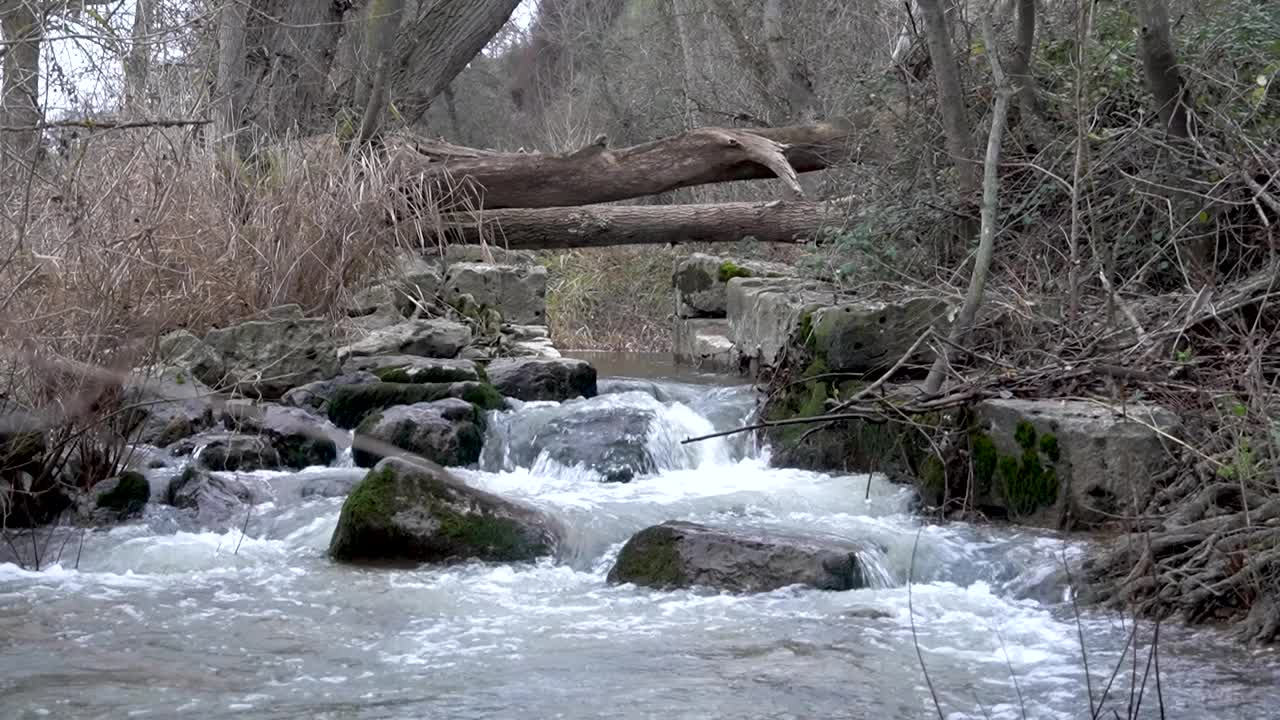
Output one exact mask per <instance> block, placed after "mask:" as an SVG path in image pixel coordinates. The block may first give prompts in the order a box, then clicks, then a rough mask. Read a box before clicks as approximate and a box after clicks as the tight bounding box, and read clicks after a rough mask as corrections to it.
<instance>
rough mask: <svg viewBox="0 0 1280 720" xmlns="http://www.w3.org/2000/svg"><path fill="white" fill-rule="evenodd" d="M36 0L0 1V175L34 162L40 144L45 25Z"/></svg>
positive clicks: (12, 172) (5, 175)
mask: <svg viewBox="0 0 1280 720" xmlns="http://www.w3.org/2000/svg"><path fill="white" fill-rule="evenodd" d="M38 11H39V8H37V7H36V5H35V3H31V2H25V1H24V0H7V2H4V3H3V4H0V29H2V30H3V36H4V41H5V43H6V50H7V51H6V52H5V54H4V80H3V86H2V87H0V118H2V120H0V125H3V126H4V128H5V129H4V130H3V135H2V137H3V147H0V151H3V154H4V157H3V163H2V164H0V177H4V178H13V177H16V175H17V173H16V172H15V170H16V168H17V167H19V166H20V164H21V163H34V162H35V160H36V150H37V148H38V147H39V144H40V131H39V128H38V125H39V124H40V121H41V120H42V119H43V112H42V110H41V107H40V43H41V42H42V40H43V39H44V26H43V25H42V18H41V17H40V15H39V12H38Z"/></svg>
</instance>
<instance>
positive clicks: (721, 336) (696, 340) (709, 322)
mask: <svg viewBox="0 0 1280 720" xmlns="http://www.w3.org/2000/svg"><path fill="white" fill-rule="evenodd" d="M672 335H673V337H672V351H671V353H672V355H673V356H674V358H675V361H676V362H677V363H678V364H681V365H689V366H691V367H696V368H700V369H702V370H707V371H709V372H736V371H737V370H738V351H737V348H736V347H735V346H734V344H733V341H732V340H730V339H729V337H728V336H729V321H728V320H720V319H715V318H682V317H677V318H676V319H675V332H674V333H673V334H672Z"/></svg>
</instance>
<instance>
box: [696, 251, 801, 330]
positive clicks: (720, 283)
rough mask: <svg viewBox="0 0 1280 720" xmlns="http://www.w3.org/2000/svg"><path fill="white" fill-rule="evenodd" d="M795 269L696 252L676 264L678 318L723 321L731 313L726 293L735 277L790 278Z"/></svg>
mask: <svg viewBox="0 0 1280 720" xmlns="http://www.w3.org/2000/svg"><path fill="white" fill-rule="evenodd" d="M793 274H794V272H793V271H792V269H791V268H790V267H789V266H787V265H783V264H781V263H772V262H764V261H760V260H738V259H734V258H724V257H717V256H715V255H706V254H703V253H693V254H692V255H689V256H688V257H685V258H682V259H680V260H679V261H678V262H677V263H676V269H675V273H674V274H673V276H672V284H673V285H674V286H675V291H676V314H677V315H678V316H679V317H686V318H692V317H712V318H722V317H724V316H725V313H726V312H727V311H728V302H727V299H726V290H727V288H728V282H729V281H730V280H732V279H733V278H735V277H752V278H767V277H789V276H791V275H793Z"/></svg>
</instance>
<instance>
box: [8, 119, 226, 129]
mask: <svg viewBox="0 0 1280 720" xmlns="http://www.w3.org/2000/svg"><path fill="white" fill-rule="evenodd" d="M212 122H213V121H212V120H176V119H175V120H119V121H117V120H54V121H51V122H42V123H35V124H34V125H0V131H4V132H32V131H39V130H52V129H54V128H82V129H84V130H131V129H135V128H166V127H191V126H195V125H208V124H210V123H212Z"/></svg>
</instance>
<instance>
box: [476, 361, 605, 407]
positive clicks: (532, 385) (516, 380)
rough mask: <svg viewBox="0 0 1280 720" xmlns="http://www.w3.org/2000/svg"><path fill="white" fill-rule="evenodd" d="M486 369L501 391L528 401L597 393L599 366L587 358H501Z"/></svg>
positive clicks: (561, 398)
mask: <svg viewBox="0 0 1280 720" xmlns="http://www.w3.org/2000/svg"><path fill="white" fill-rule="evenodd" d="M485 370H486V372H487V373H488V375H489V381H490V382H491V383H493V386H494V387H495V388H497V389H498V392H500V393H502V394H503V395H505V396H507V397H513V398H516V399H518V400H524V401H526V402H527V401H530V400H556V401H562V400H568V399H569V398H574V397H588V398H589V397H595V394H596V369H595V368H594V367H592V366H591V363H588V362H587V361H585V360H576V359H569V358H558V359H542V358H500V359H498V360H494V361H493V362H491V363H489V366H488V367H487V368H486V369H485Z"/></svg>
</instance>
